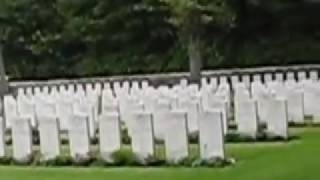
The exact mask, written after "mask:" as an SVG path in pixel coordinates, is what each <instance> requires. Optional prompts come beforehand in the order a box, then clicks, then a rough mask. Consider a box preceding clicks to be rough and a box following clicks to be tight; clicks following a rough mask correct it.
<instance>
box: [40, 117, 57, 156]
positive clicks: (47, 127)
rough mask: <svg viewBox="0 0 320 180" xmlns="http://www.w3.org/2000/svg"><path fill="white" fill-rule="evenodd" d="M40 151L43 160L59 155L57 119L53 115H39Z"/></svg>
mask: <svg viewBox="0 0 320 180" xmlns="http://www.w3.org/2000/svg"><path fill="white" fill-rule="evenodd" d="M39 118H40V119H41V120H40V121H39V132H40V151H41V154H42V156H43V158H44V160H50V159H54V158H56V157H58V156H59V155H60V135H59V131H60V129H59V121H58V119H57V118H56V117H55V116H42V117H39Z"/></svg>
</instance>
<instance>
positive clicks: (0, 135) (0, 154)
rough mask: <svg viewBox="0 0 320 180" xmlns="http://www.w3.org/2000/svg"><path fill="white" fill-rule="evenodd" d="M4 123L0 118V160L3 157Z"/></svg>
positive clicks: (4, 144)
mask: <svg viewBox="0 0 320 180" xmlns="http://www.w3.org/2000/svg"><path fill="white" fill-rule="evenodd" d="M5 146H6V143H5V123H4V120H3V118H2V117H0V158H1V157H5V155H6V153H5Z"/></svg>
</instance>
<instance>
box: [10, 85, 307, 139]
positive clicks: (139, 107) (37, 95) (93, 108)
mask: <svg viewBox="0 0 320 180" xmlns="http://www.w3.org/2000/svg"><path fill="white" fill-rule="evenodd" d="M312 82H313V81H312ZM241 84H242V85H243V84H245V83H240V82H238V84H235V85H234V89H236V87H237V86H239V87H240V86H241ZM269 84H277V85H279V86H280V85H281V84H282V83H281V82H278V81H272V82H269ZM216 85H217V84H215V81H212V79H211V82H210V83H209V84H206V85H203V86H202V87H201V89H200V88H199V86H198V85H188V83H187V81H186V80H181V83H180V84H179V85H177V86H174V87H172V88H169V87H168V86H161V87H159V88H157V89H156V88H153V87H151V86H148V84H147V83H146V82H145V83H143V84H142V88H141V87H140V86H139V84H138V83H133V84H132V87H131V88H130V86H129V83H124V84H123V85H122V86H120V84H118V83H115V84H114V85H113V86H114V89H111V87H110V86H108V85H107V86H105V89H103V90H102V89H101V86H92V85H87V86H86V88H85V89H84V88H83V86H80V85H79V86H77V88H76V89H75V88H74V87H75V86H71V87H73V88H71V87H69V88H68V89H66V88H65V87H63V88H60V89H59V91H58V90H57V89H51V90H50V91H49V90H43V91H41V90H40V89H39V90H35V91H34V94H33V93H30V92H28V91H26V92H24V91H21V90H20V91H19V93H18V95H17V98H16V99H17V100H15V98H14V97H13V96H6V97H5V112H6V113H5V119H6V127H7V128H10V127H11V123H10V122H11V120H10V119H12V118H14V117H17V116H19V117H28V118H30V119H31V125H32V126H33V127H37V126H38V124H39V120H38V117H41V116H43V115H51V116H57V117H58V119H59V121H60V126H61V129H62V130H69V128H70V123H71V122H70V121H72V120H71V118H70V117H71V116H72V115H73V114H75V113H82V114H85V115H87V116H89V132H90V133H89V134H90V137H94V135H95V131H96V130H97V129H98V126H97V123H98V118H97V117H98V115H99V114H103V113H105V112H116V113H119V114H120V119H121V120H122V121H124V122H125V124H126V126H127V127H128V129H129V133H131V128H130V121H128V120H129V119H132V118H130V115H131V114H132V112H135V111H146V112H151V113H152V114H153V117H154V128H155V136H156V137H157V138H159V139H163V133H162V131H163V129H164V128H163V127H164V126H165V123H164V120H165V117H164V116H165V114H166V113H168V112H169V111H172V110H177V109H178V110H179V109H183V110H184V111H186V112H187V125H188V132H190V133H195V132H197V131H198V129H199V127H198V121H199V120H198V119H199V112H200V110H201V109H208V108H210V109H215V110H219V111H221V112H222V114H223V123H224V126H223V127H224V133H225V134H226V133H227V131H228V119H229V118H230V117H231V115H232V111H231V104H232V102H231V99H232V97H231V88H230V85H229V84H228V83H227V81H225V82H221V81H220V84H219V85H218V86H216ZM264 86H265V85H264V84H262V82H261V81H258V80H256V81H254V82H253V83H252V88H251V89H248V88H246V86H243V88H242V89H244V91H248V92H245V94H247V96H248V98H247V99H246V100H250V98H251V99H252V101H254V102H252V103H251V104H253V105H252V106H249V107H252V109H251V110H249V111H252V112H255V110H254V108H256V109H258V114H259V116H258V118H256V119H258V121H253V122H252V123H251V125H252V127H248V128H246V127H247V126H246V125H244V124H245V123H244V124H242V122H243V121H239V120H237V119H236V122H237V124H238V129H239V130H240V132H244V128H246V131H248V132H251V131H252V130H251V128H253V127H256V126H258V124H259V123H258V122H259V121H261V122H266V121H265V120H264V119H263V112H264V111H265V110H263V112H261V111H262V110H261V104H263V103H262V102H261V101H263V98H260V97H258V96H260V94H262V93H260V92H259V91H258V90H256V89H259V88H256V87H260V89H262V90H263V89H264V88H265V87H264ZM274 86H275V85H274ZM278 89H280V90H281V89H283V87H280V88H278ZM258 92H259V93H260V94H259V93H258ZM289 92H291V91H289ZM238 94H239V93H238ZM240 94H241V93H240ZM267 94H268V93H265V94H264V95H262V97H264V96H267ZM269 94H270V93H269ZM241 96H243V94H242V95H241ZM287 96H288V97H289V95H287ZM287 96H286V97H282V98H283V99H285V100H286V102H287V104H288V107H290V108H288V109H289V112H291V113H289V119H290V120H291V116H298V115H300V118H299V119H294V120H298V121H303V118H304V117H303V114H302V116H301V114H298V113H297V112H298V111H296V110H295V109H297V105H296V104H295V103H296V101H297V100H295V99H296V97H297V96H295V95H292V96H293V98H288V97H287ZM244 97H245V96H244ZM299 97H301V96H299ZM234 99H235V103H234V104H235V107H237V106H236V105H237V101H236V100H237V99H239V98H237V89H236V90H235V96H234ZM242 99H243V98H242ZM292 99H294V100H292ZM255 104H257V107H256V106H255ZM302 106H303V105H301V104H300V106H299V107H302ZM239 107H242V106H239ZM311 107H313V106H311ZM235 110H237V112H235V115H236V114H246V113H243V112H242V111H244V112H246V111H248V110H247V109H243V108H235ZM239 111H240V112H239ZM299 112H301V108H300V111H299ZM264 114H266V113H264ZM235 117H236V118H237V117H238V119H239V116H237V115H236V116H235ZM248 117H252V118H253V117H256V115H252V116H248ZM243 118H244V119H247V117H245V116H244V117H243ZM249 119H250V118H249ZM250 122H251V121H250ZM256 129H257V128H256ZM249 134H252V132H251V133H249Z"/></svg>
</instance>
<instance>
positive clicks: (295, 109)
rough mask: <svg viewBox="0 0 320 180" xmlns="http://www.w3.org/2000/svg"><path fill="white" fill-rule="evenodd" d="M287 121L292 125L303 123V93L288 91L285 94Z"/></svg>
mask: <svg viewBox="0 0 320 180" xmlns="http://www.w3.org/2000/svg"><path fill="white" fill-rule="evenodd" d="M286 98H287V106H288V120H289V121H290V122H294V123H304V107H303V93H302V92H300V91H294V90H289V91H288V92H287V94H286Z"/></svg>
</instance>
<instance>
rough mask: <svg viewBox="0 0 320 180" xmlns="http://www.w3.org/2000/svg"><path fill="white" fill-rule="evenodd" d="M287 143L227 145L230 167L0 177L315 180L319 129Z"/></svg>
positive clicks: (319, 173) (0, 179) (20, 172)
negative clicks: (234, 161)
mask: <svg viewBox="0 0 320 180" xmlns="http://www.w3.org/2000/svg"><path fill="white" fill-rule="evenodd" d="M291 132H292V133H293V134H294V135H296V136H297V137H299V138H298V139H295V140H292V141H290V142H288V143H255V144H228V145H227V154H228V156H230V157H234V158H236V159H237V163H236V164H235V165H234V166H229V167H226V168H221V169H209V168H195V169H191V168H117V169H113V168H37V167H13V166H8V167H0V180H108V179H109V180H198V179H199V180H214V179H217V180H301V179H305V180H319V178H320V128H300V129H291Z"/></svg>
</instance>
